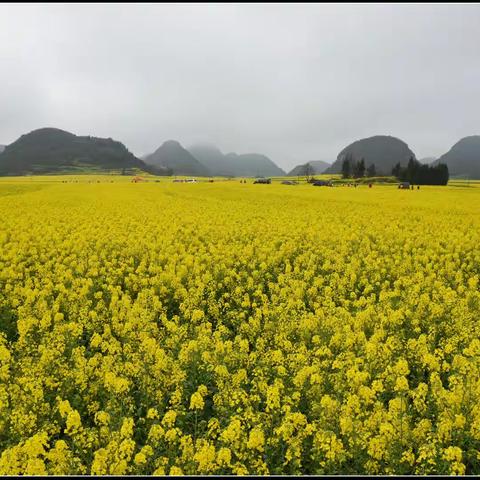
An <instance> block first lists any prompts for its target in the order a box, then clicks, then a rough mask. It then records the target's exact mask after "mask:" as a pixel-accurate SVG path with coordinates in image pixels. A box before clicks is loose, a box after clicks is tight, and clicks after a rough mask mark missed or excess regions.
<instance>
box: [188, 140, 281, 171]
mask: <svg viewBox="0 0 480 480" xmlns="http://www.w3.org/2000/svg"><path fill="white" fill-rule="evenodd" d="M189 151H190V153H191V154H192V155H194V156H195V157H196V158H197V159H198V160H199V161H200V162H201V163H202V164H204V165H205V166H206V167H208V169H209V170H210V172H211V173H212V175H219V176H234V177H259V176H265V177H274V176H283V175H285V171H284V170H283V169H281V168H280V167H278V165H276V164H275V162H273V161H272V160H271V159H270V158H268V157H267V156H266V155H262V154H259V153H244V154H237V153H234V152H230V153H227V154H224V153H222V152H221V150H220V149H219V148H218V147H216V146H215V145H211V144H196V145H193V146H191V147H190V148H189Z"/></svg>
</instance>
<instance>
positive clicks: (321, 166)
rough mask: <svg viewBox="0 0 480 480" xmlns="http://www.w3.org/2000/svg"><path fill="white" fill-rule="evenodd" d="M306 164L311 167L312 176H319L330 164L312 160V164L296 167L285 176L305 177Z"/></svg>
mask: <svg viewBox="0 0 480 480" xmlns="http://www.w3.org/2000/svg"><path fill="white" fill-rule="evenodd" d="M308 164H309V165H310V166H311V169H312V174H313V175H320V174H321V173H323V172H324V171H325V170H326V169H327V168H329V167H330V166H331V164H330V163H327V162H322V161H321V160H314V161H313V162H307V163H304V164H303V165H297V166H296V167H295V168H293V169H292V170H291V171H290V172H289V173H288V174H287V175H288V176H289V177H294V176H298V175H305V174H306V168H307V165H308Z"/></svg>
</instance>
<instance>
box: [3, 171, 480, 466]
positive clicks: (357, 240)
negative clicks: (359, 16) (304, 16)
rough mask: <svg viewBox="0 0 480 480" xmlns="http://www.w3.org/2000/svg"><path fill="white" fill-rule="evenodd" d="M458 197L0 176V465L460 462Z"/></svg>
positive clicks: (473, 430) (477, 241)
mask: <svg viewBox="0 0 480 480" xmlns="http://www.w3.org/2000/svg"><path fill="white" fill-rule="evenodd" d="M85 178H86V177H85ZM20 182H21V183H22V185H21V187H22V188H19V185H20ZM353 190H355V191H353ZM478 205H480V188H479V186H478V185H473V184H472V186H470V187H468V188H467V187H463V188H462V187H425V188H422V189H421V190H420V191H408V192H404V191H399V190H397V189H396V188H394V187H391V186H384V187H381V186H378V187H377V186H376V187H375V188H372V189H368V188H362V187H360V188H357V189H347V188H331V189H324V190H321V189H312V188H311V187H310V186H302V185H298V186H297V187H295V190H294V191H293V190H289V191H288V192H287V190H286V189H285V187H282V186H281V185H277V184H275V183H274V184H272V185H270V186H269V187H268V188H267V189H259V188H257V186H256V185H255V186H254V185H248V184H247V185H245V184H242V185H239V184H236V182H223V183H222V182H215V183H213V184H207V183H205V184H202V183H200V182H199V183H198V184H195V185H186V184H185V185H184V184H171V183H167V182H165V181H160V182H159V183H154V182H150V183H144V184H130V183H129V182H125V181H123V180H122V179H115V181H114V182H113V183H110V182H109V183H105V182H103V183H102V182H100V183H98V184H97V183H95V184H88V183H87V182H86V181H82V179H80V181H79V183H74V184H72V183H62V182H60V181H57V180H56V178H54V177H50V178H47V179H46V178H35V179H34V180H33V179H27V178H25V179H22V180H19V179H3V180H1V181H0V218H1V219H2V222H1V223H0V474H5V475H20V474H27V475H48V474H50V475H68V474H81V475H83V474H95V475H115V474H117V475H135V474H138V475H152V474H153V475H182V474H186V475H189V474H207V475H208V474H215V475H228V474H237V475H243V474H260V475H263V474H338V473H342V474H351V475H353V474H385V475H389V474H455V475H456V474H460V475H461V474H479V473H480V471H479V465H480V463H479V462H480V454H479V451H480V407H479V405H480V340H479V337H478V331H479V329H480V289H479V285H480V281H479V280H480V267H479V266H480V249H479V248H478V246H479V245H480V217H479V215H478Z"/></svg>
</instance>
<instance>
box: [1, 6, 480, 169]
mask: <svg viewBox="0 0 480 480" xmlns="http://www.w3.org/2000/svg"><path fill="white" fill-rule="evenodd" d="M46 126H50V127H58V128H62V129H64V130H68V131H71V132H73V133H76V134H78V135H94V136H100V137H112V138H114V139H116V140H120V141H122V142H123V143H125V145H126V146H127V147H128V148H129V149H130V150H131V151H132V152H133V153H135V154H136V155H139V156H140V155H143V154H145V153H150V152H151V151H153V150H155V149H156V148H157V147H158V146H159V145H160V144H161V143H162V142H163V141H165V140H168V139H176V140H178V141H180V142H181V143H182V144H183V145H184V146H186V147H188V146H190V145H191V144H193V143H195V142H210V143H214V144H216V145H218V146H219V147H220V149H221V150H222V151H224V152H229V151H235V152H237V153H248V152H258V153H264V154H266V155H268V156H269V157H270V158H272V160H274V161H275V162H276V163H277V164H278V165H280V166H281V167H284V168H290V167H292V166H293V165H295V164H298V163H305V162H306V161H308V160H325V161H329V162H331V161H333V160H334V159H335V158H336V156H337V154H338V152H339V151H340V150H341V149H342V148H343V147H344V146H346V145H347V144H349V143H351V142H352V141H354V140H358V139H360V138H363V137H368V136H372V135H377V134H386V135H394V136H396V137H399V138H401V139H402V140H404V141H405V142H407V143H408V144H409V146H410V147H411V148H412V150H413V151H414V152H415V154H416V155H417V158H422V157H425V156H438V155H441V154H442V153H444V152H445V151H447V150H448V149H449V148H450V147H451V146H452V145H453V144H454V143H455V142H456V141H457V140H459V139H460V138H461V137H463V136H466V135H472V134H480V5H474V4H465V5H446V4H439V5H415V4H411V5H402V4H397V5H393V4H391V5H388V4H381V5H374V4H365V5H355V4H352V5H341V4H332V5H325V4H317V5H312V4H303V5H302V4H278V5H275V4H263V5H258V4H257V5H255V4H243V5H235V4H191V5H187V4H177V5H175V4H157V5H155V4H151V5H148V4H144V5H135V4H131V5H129V4H119V5H111V4H104V5H94V4H91V5H88V4H83V5H58V4H49V5H47V4H46V5H35V4H31V5H26V4H23V5H15V4H10V5H8V4H1V5H0V144H2V143H4V144H8V143H11V142H12V141H14V140H16V139H17V138H18V137H19V136H20V135H21V134H23V133H26V132H29V131H31V130H34V129H36V128H40V127H46Z"/></svg>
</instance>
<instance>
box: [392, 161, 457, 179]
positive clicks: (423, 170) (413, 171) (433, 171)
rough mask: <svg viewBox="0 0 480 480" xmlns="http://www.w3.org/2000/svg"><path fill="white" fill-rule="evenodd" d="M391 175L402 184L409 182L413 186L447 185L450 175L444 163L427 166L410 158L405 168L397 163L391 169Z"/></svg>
mask: <svg viewBox="0 0 480 480" xmlns="http://www.w3.org/2000/svg"><path fill="white" fill-rule="evenodd" d="M392 175H393V176H395V177H397V178H398V179H399V180H401V181H402V182H410V183H412V184H415V185H447V183H448V179H449V177H450V174H449V172H448V166H447V165H445V164H444V163H439V164H437V165H432V166H430V165H427V164H423V163H420V162H419V161H418V160H415V159H414V158H413V157H410V160H409V161H408V164H407V166H406V167H402V166H401V165H400V162H398V163H397V164H396V165H395V166H394V167H393V169H392Z"/></svg>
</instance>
